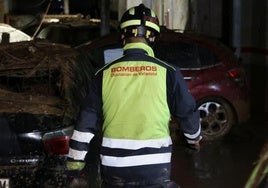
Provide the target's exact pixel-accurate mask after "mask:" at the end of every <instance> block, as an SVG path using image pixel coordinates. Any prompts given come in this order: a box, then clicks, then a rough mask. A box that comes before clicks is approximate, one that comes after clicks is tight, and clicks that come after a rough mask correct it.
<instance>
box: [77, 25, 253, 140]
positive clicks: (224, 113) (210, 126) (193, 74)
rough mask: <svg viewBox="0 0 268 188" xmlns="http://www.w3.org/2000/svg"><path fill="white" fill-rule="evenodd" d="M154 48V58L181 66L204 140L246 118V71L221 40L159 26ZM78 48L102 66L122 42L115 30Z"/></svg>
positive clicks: (115, 54) (117, 52)
mask: <svg viewBox="0 0 268 188" xmlns="http://www.w3.org/2000/svg"><path fill="white" fill-rule="evenodd" d="M153 49H154V52H155V56H156V57H157V58H159V59H161V60H164V61H166V62H168V63H170V64H174V65H177V66H179V67H180V70H181V72H182V74H183V76H184V79H185V80H186V82H187V84H188V87H189V90H190V92H191V94H192V95H193V96H194V98H195V99H196V102H197V108H198V109H199V111H200V116H201V118H200V123H201V126H202V130H203V137H204V140H215V139H219V138H223V136H225V135H226V134H227V133H228V132H229V131H230V130H231V128H232V127H233V126H234V125H238V124H240V123H241V122H245V121H246V120H248V119H249V117H250V106H249V104H250V101H249V90H248V83H247V77H246V74H245V71H244V69H243V67H242V66H241V65H240V64H239V62H238V60H237V58H236V57H235V56H234V54H233V52H232V51H231V50H230V49H228V48H227V47H226V46H224V45H223V44H222V43H221V42H219V41H218V40H215V39H212V38H208V37H204V36H201V35H197V34H193V33H192V34H186V33H179V32H174V31H171V30H167V29H165V28H162V32H161V35H160V37H159V38H158V39H157V41H156V42H155V44H154V46H153ZM79 50H81V51H84V52H87V53H88V54H90V55H91V56H92V59H94V62H95V63H94V64H95V66H99V67H101V66H102V65H103V64H104V63H108V62H109V61H112V60H113V59H115V58H118V57H119V56H121V55H122V42H121V40H120V36H119V35H118V34H111V35H109V36H106V37H102V38H100V39H98V40H95V41H93V42H91V43H89V44H84V45H81V46H80V48H79ZM171 125H174V124H173V123H171ZM171 127H172V128H173V129H174V126H171ZM176 127H177V126H176Z"/></svg>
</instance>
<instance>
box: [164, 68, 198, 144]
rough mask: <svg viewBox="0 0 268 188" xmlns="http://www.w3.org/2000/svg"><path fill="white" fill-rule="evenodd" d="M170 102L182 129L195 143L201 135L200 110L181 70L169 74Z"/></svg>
mask: <svg viewBox="0 0 268 188" xmlns="http://www.w3.org/2000/svg"><path fill="white" fill-rule="evenodd" d="M168 82H169V83H170V86H168V87H169V88H168V103H169V106H170V110H171V115H172V116H173V118H175V120H176V121H177V122H179V124H180V129H181V131H182V133H183V135H184V136H185V138H186V141H187V142H188V143H189V144H194V143H195V142H197V141H199V140H200V139H201V138H202V137H201V126H200V116H199V111H198V110H197V109H196V103H195V99H194V98H193V96H192V95H191V93H190V92H189V89H188V86H187V84H186V82H185V80H184V78H183V76H182V74H181V72H180V70H179V68H177V69H176V71H171V72H170V73H169V75H168Z"/></svg>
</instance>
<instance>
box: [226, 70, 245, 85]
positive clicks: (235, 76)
mask: <svg viewBox="0 0 268 188" xmlns="http://www.w3.org/2000/svg"><path fill="white" fill-rule="evenodd" d="M228 77H229V78H231V79H232V80H233V81H234V82H236V83H237V84H238V85H239V86H241V87H242V86H244V85H245V73H244V71H243V69H240V68H237V69H231V70H229V71H228Z"/></svg>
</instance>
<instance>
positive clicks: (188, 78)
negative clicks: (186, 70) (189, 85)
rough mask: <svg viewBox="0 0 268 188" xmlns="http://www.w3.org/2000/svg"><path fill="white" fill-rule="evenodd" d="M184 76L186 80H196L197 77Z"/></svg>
mask: <svg viewBox="0 0 268 188" xmlns="http://www.w3.org/2000/svg"><path fill="white" fill-rule="evenodd" d="M183 78H184V80H194V79H195V78H196V77H195V76H186V77H183Z"/></svg>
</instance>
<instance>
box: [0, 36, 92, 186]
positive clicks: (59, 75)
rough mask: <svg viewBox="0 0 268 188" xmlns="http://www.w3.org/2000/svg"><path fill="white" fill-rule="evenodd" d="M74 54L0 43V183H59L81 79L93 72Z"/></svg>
mask: <svg viewBox="0 0 268 188" xmlns="http://www.w3.org/2000/svg"><path fill="white" fill-rule="evenodd" d="M76 55H77V52H76V51H74V50H73V49H72V48H70V47H69V46H65V45H60V44H53V43H49V42H46V41H39V40H38V41H35V40H34V41H29V42H17V43H9V44H5V45H3V44H1V45H0V129H1V131H0V142H1V144H0V187H3V186H4V187H8V185H10V187H42V186H43V185H44V184H46V185H48V184H52V185H53V186H56V187H59V186H60V185H62V184H63V182H64V178H63V176H62V173H61V172H63V171H64V168H63V167H64V161H65V159H66V155H67V154H68V150H69V147H68V141H69V137H70V135H71V134H72V130H73V124H74V121H75V119H76V115H77V112H78V109H79V104H80V102H79V100H80V99H81V98H82V96H83V95H84V93H85V90H83V85H84V84H83V82H87V81H88V80H89V79H90V78H91V75H92V74H93V71H94V69H93V68H92V66H91V64H89V63H84V64H83V62H84V61H82V63H80V64H79V63H76V61H75V60H74V57H75V56H76ZM85 89H86V88H85ZM57 184H59V185H57Z"/></svg>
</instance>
